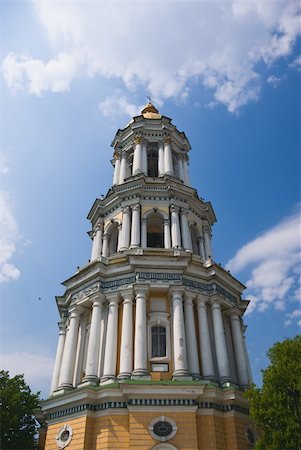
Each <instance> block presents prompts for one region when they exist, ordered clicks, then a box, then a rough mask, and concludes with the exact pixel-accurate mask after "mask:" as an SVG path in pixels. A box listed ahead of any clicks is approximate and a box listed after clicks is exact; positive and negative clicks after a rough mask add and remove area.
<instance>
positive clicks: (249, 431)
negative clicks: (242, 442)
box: [245, 426, 256, 446]
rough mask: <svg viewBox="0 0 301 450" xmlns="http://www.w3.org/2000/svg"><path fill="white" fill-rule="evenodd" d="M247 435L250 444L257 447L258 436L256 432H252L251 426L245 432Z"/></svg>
mask: <svg viewBox="0 0 301 450" xmlns="http://www.w3.org/2000/svg"><path fill="white" fill-rule="evenodd" d="M245 435H246V439H247V441H248V442H249V444H251V445H252V446H253V445H255V443H256V436H255V433H254V431H253V430H252V428H251V427H250V426H248V427H247V428H246V430H245Z"/></svg>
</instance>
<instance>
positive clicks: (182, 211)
mask: <svg viewBox="0 0 301 450" xmlns="http://www.w3.org/2000/svg"><path fill="white" fill-rule="evenodd" d="M181 215H184V216H187V215H188V209H187V208H181Z"/></svg>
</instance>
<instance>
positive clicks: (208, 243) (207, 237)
mask: <svg viewBox="0 0 301 450" xmlns="http://www.w3.org/2000/svg"><path fill="white" fill-rule="evenodd" d="M203 230H204V240H205V255H206V259H209V258H211V259H212V249H211V235H210V228H209V227H208V226H205V227H203Z"/></svg>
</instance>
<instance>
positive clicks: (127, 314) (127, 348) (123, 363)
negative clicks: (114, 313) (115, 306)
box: [118, 290, 133, 379]
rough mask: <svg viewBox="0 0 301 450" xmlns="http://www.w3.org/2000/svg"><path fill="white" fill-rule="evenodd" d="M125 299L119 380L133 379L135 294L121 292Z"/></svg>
mask: <svg viewBox="0 0 301 450" xmlns="http://www.w3.org/2000/svg"><path fill="white" fill-rule="evenodd" d="M121 295H122V298H123V304H122V305H123V309H122V329H121V346H120V373H119V375H118V378H120V379H126V378H131V375H132V371H133V292H132V290H128V291H123V292H121Z"/></svg>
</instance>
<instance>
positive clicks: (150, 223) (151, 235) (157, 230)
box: [147, 213, 164, 248]
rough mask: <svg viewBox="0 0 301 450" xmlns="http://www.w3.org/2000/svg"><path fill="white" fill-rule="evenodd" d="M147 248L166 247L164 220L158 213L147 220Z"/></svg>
mask: <svg viewBox="0 0 301 450" xmlns="http://www.w3.org/2000/svg"><path fill="white" fill-rule="evenodd" d="M147 246H148V247H152V248H163V247H164V235H163V218H162V217H161V215H160V214H158V213H154V214H151V215H149V216H148V218H147Z"/></svg>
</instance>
